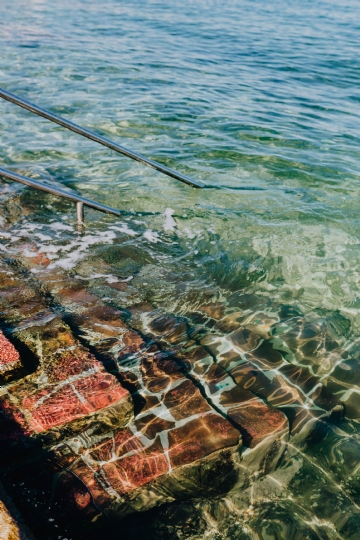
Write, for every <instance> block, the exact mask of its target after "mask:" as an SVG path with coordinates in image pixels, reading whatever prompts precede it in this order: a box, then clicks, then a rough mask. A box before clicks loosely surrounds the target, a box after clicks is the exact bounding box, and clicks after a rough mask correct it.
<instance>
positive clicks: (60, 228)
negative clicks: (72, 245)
mask: <svg viewBox="0 0 360 540" xmlns="http://www.w3.org/2000/svg"><path fill="white" fill-rule="evenodd" d="M49 227H50V229H54V230H55V231H73V230H74V227H70V225H65V223H61V221H56V222H55V223H51V225H49Z"/></svg>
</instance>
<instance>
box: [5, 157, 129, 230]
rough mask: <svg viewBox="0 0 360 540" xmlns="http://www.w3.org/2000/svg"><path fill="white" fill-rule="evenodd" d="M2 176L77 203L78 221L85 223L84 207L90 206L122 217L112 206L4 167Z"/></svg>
mask: <svg viewBox="0 0 360 540" xmlns="http://www.w3.org/2000/svg"><path fill="white" fill-rule="evenodd" d="M0 176H2V177H3V178H7V179H8V180H13V181H14V182H19V183H20V184H24V185H25V186H29V187H32V188H35V189H38V190H40V191H45V192H46V193H50V194H51V195H56V196H57V197H61V198H62V199H67V200H69V201H73V202H76V204H77V207H76V208H77V218H78V221H79V220H80V221H83V205H85V206H88V207H89V208H94V209H95V210H99V212H104V213H105V214H114V215H115V216H120V210H116V209H115V208H111V207H110V206H106V205H105V204H101V203H98V202H96V201H92V200H91V199H86V198H85V197H80V195H76V194H75V193H70V192H69V191H65V190H64V189H59V188H56V187H53V186H49V185H48V184H43V183H42V182H38V181H37V180H33V179H32V178H28V177H27V176H22V175H21V174H18V173H15V172H12V171H9V170H8V169H4V168H3V167H0Z"/></svg>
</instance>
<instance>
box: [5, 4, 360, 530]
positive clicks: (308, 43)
mask: <svg viewBox="0 0 360 540" xmlns="http://www.w3.org/2000/svg"><path fill="white" fill-rule="evenodd" d="M359 36H360V3H359V2H358V1H356V0H317V1H313V0H304V1H302V2H298V1H295V0H289V1H285V0H274V1H272V2H270V1H266V0H257V1H256V2H254V1H250V0H236V1H232V0H229V1H226V2H221V1H215V0H214V1H208V0H181V1H178V0H172V1H169V0H154V1H151V0H134V1H131V2H126V1H123V0H103V1H99V0H62V1H61V2H52V1H50V0H11V1H10V0H2V2H1V6H0V39H1V47H0V81H1V86H2V87H4V88H5V89H7V90H9V91H10V92H13V93H15V94H19V95H21V96H22V97H24V98H27V99H29V100H30V101H33V102H35V103H37V104H39V105H42V106H44V107H47V108H50V109H51V110H53V111H54V112H57V113H58V114H61V115H63V116H65V117H66V118H69V119H71V120H73V121H74V122H76V123H78V124H81V125H83V126H85V127H88V128H90V129H92V130H94V131H96V132H98V133H100V134H103V135H104V136H106V137H108V138H110V139H113V140H114V141H117V142H119V143H120V144H123V145H124V146H127V147H129V148H131V149H133V150H135V151H138V152H140V153H143V154H145V155H146V156H148V157H151V158H153V159H155V160H158V161H160V162H162V163H164V164H166V165H168V166H170V167H172V168H175V169H177V170H178V171H180V172H183V173H185V174H187V175H189V176H191V177H193V178H195V179H198V180H201V181H202V182H204V183H206V185H207V186H209V188H211V189H204V190H196V189H192V188H190V187H189V186H186V185H184V184H181V183H180V182H178V181H176V180H173V179H171V178H168V177H166V176H164V175H162V174H160V173H157V172H156V171H153V170H152V169H149V168H147V167H143V166H141V165H140V164H137V163H135V162H132V161H131V160H129V159H127V158H125V157H122V156H119V155H117V154H115V153H114V152H112V151H110V150H107V149H105V148H103V147H101V146H99V145H96V144H95V143H92V142H90V141H87V140H86V139H83V138H81V137H79V136H77V135H75V134H71V133H70V132H67V131H66V130H64V129H62V128H60V127H59V126H55V125H53V124H51V123H49V122H47V121H45V120H43V119H40V118H38V117H36V116H33V115H31V114H30V113H28V112H26V111H24V110H22V109H19V108H17V107H15V106H14V105H12V104H10V103H6V102H1V103H0V137H1V141H2V145H1V163H2V165H3V166H5V167H8V168H12V169H13V170H16V171H18V172H21V173H23V174H28V175H29V176H32V177H34V178H38V179H44V180H46V181H47V182H53V183H54V185H58V186H61V185H62V186H65V187H68V188H72V189H76V190H77V191H78V192H79V193H81V194H82V195H84V196H86V197H89V198H92V199H95V200H97V201H100V202H102V203H104V204H107V205H110V206H114V207H117V208H119V209H121V210H123V211H124V217H123V218H121V219H117V218H113V217H107V216H104V215H102V214H99V213H96V212H93V211H87V212H86V215H87V218H86V220H87V229H86V234H85V235H83V236H79V235H78V234H77V233H76V230H75V229H74V227H73V222H74V212H73V209H72V207H71V206H70V205H68V204H67V203H60V202H58V201H56V199H49V198H48V197H47V196H43V195H36V197H38V198H39V201H40V202H41V204H42V206H39V211H38V213H36V214H35V215H33V216H31V220H32V222H34V220H35V222H36V223H38V224H39V225H43V229H41V230H40V229H38V235H37V237H33V238H32V240H33V241H34V242H35V244H36V246H37V247H39V249H42V250H43V252H44V253H47V254H48V255H49V256H50V258H51V260H52V262H51V265H52V266H53V267H56V266H59V267H62V268H64V270H66V271H76V265H77V264H79V261H85V260H86V258H87V257H89V256H91V257H93V256H94V255H97V254H98V256H99V257H103V256H105V255H104V253H106V262H107V263H109V264H111V265H113V268H114V271H118V270H119V268H121V271H122V272H123V276H124V279H129V280H130V279H131V283H132V285H133V286H134V288H135V289H136V290H137V291H139V295H141V297H142V299H144V300H147V301H149V302H152V303H153V304H155V305H158V306H161V307H163V308H164V307H165V308H166V309H167V310H168V311H171V312H173V313H176V314H180V315H181V314H183V313H185V312H186V309H187V307H188V306H189V305H190V304H191V305H192V306H193V305H195V304H196V303H201V302H202V301H203V299H204V298H209V296H211V295H213V296H214V297H217V298H220V297H226V296H228V295H229V294H231V293H232V292H234V291H239V290H244V291H246V292H248V293H254V294H257V295H260V296H266V297H268V298H269V300H270V301H271V302H273V303H274V304H276V305H279V304H280V305H282V304H285V305H292V306H295V307H296V308H297V309H298V311H299V312H301V313H302V314H303V315H305V316H306V317H308V319H309V320H311V319H312V318H314V319H315V318H316V317H322V318H325V319H327V320H328V321H337V323H336V324H337V326H336V327H337V334H338V343H339V344H340V345H341V347H342V348H343V349H344V350H346V349H351V350H354V346H355V345H354V344H356V342H357V341H358V340H359V337H360V311H359V308H360V198H359V195H360V146H359V143H360V107H359V105H360V47H359ZM3 185H4V184H3ZM8 185H9V186H10V187H9V188H7V189H10V190H14V191H16V190H19V191H24V188H22V187H17V186H11V185H10V183H9V184H8ZM28 197H29V198H31V197H32V198H34V195H33V194H31V193H30V192H29V194H28ZM32 200H34V199H32ZM54 212H55V213H57V214H58V218H57V222H58V221H59V220H60V221H62V223H63V224H65V225H68V227H64V228H63V229H61V228H59V227H54V226H52V227H51V224H52V223H53V222H54ZM26 223H28V222H27V221H26V220H25V218H24V222H23V223H22V225H21V227H22V228H21V227H20V229H19V228H18V229H17V234H18V237H15V239H14V238H13V239H9V238H3V239H2V246H3V247H4V248H6V249H10V248H11V249H14V250H16V246H17V245H20V244H21V242H22V244H21V245H23V237H26V234H28V232H29V228H26ZM47 225H49V226H47ZM26 231H28V232H26ZM14 234H15V233H14ZM124 235H125V238H126V240H125V241H123V240H122V242H123V246H125V247H124V250H125V251H124V253H125V255H126V254H130V255H129V256H128V257H126V256H124V258H121V260H119V257H118V256H114V257H113V258H112V255H111V251H109V250H106V248H107V247H110V246H112V245H113V244H114V242H115V243H116V242H117V241H118V239H122V238H124ZM0 236H1V234H0ZM15 236H16V235H15ZM28 236H29V234H28ZM54 246H55V247H54ZM125 248H126V249H125ZM126 250H127V251H126ZM126 301H127V298H126V295H125V296H124V305H126ZM354 381H355V379H354ZM354 384H355V383H354ZM359 399H360V394H359ZM359 443H360V426H359V423H357V421H356V420H343V421H341V422H340V423H339V425H338V426H337V427H336V433H335V434H334V432H331V433H330V434H329V435H328V436H326V437H325V438H323V439H322V440H321V441H313V442H311V441H310V442H308V443H307V444H306V445H305V444H304V446H301V447H299V448H298V449H297V452H298V453H297V454H296V455H295V454H294V457H293V458H292V466H293V472H292V473H291V475H290V476H291V478H290V477H289V478H290V480H289V479H288V480H286V478H288V477H286V474H287V473H286V471H285V472H284V480H283V489H281V490H280V491H279V493H277V494H276V496H275V495H274V496H273V497H272V496H271V495H269V496H268V501H267V502H266V505H267V506H266V505H265V503H264V505H265V506H266V508H265V506H263V508H258V509H257V510H256V511H254V512H253V514H252V515H251V516H250V517H249V516H248V518H247V521H246V524H244V523H243V522H242V521H241V520H240V521H239V524H238V530H237V531H233V532H232V533H231V534H232V536H231V540H237V539H238V538H241V539H248V538H249V539H252V540H253V539H261V540H277V539H284V540H288V539H290V538H291V539H292V538H294V539H295V538H296V539H299V540H302V539H303V538H330V539H345V538H346V539H348V538H351V539H354V540H355V539H357V538H360V529H359V527H360V519H359V505H360V478H359V473H358V470H360V452H359V448H360V446H359ZM295 461H296V466H295V465H294V462H295ZM289 474H290V473H289ZM285 477H286V478H285ZM324 490H325V491H326V496H324V495H323V493H324ZM265 511H266V514H264V512H265ZM302 527H303V528H302ZM309 530H310V531H312V533H311V534H313V536H311V534H310V533H308V532H304V533H302V532H301V531H309ZM299 531H300V532H299ZM299 534H300V536H299Z"/></svg>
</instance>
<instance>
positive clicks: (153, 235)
mask: <svg viewBox="0 0 360 540" xmlns="http://www.w3.org/2000/svg"><path fill="white" fill-rule="evenodd" d="M143 236H144V238H146V240H149V242H153V243H154V244H156V243H157V242H161V240H160V238H159V235H158V233H157V232H154V231H152V230H151V229H147V230H146V231H145V232H144V234H143Z"/></svg>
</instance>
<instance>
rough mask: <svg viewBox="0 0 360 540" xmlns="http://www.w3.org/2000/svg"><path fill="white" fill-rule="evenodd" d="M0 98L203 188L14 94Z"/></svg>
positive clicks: (155, 162) (200, 185)
mask: <svg viewBox="0 0 360 540" xmlns="http://www.w3.org/2000/svg"><path fill="white" fill-rule="evenodd" d="M0 97H1V98H3V99H6V100H7V101H10V102H11V103H14V104H15V105H18V106H19V107H22V108H23V109H26V110H27V111H30V112H32V113H34V114H37V115H39V116H42V117H43V118H46V119H47V120H50V121H51V122H54V123H55V124H59V125H60V126H62V127H65V128H67V129H70V131H74V132H75V133H78V134H79V135H82V136H83V137H86V138H88V139H90V140H92V141H95V142H97V143H99V144H102V145H103V146H106V147H107V148H111V150H115V152H118V153H119V154H123V155H124V156H127V157H129V158H131V159H134V160H135V161H139V162H140V163H142V164H143V165H147V166H148V167H152V168H153V169H156V170H157V171H160V172H162V173H164V174H166V175H168V176H171V177H172V178H175V179H176V180H180V181H181V182H184V183H185V184H189V185H190V186H193V187H196V188H203V187H205V186H204V184H202V183H201V182H198V181H197V180H192V179H191V178H189V177H188V176H185V175H184V174H180V173H178V172H176V171H174V170H172V169H170V168H169V167H166V166H165V165H161V163H158V162H157V161H153V160H152V159H149V158H147V157H145V156H143V155H141V154H138V153H137V152H133V151H132V150H129V149H128V148H125V147H124V146H121V145H120V144H117V143H114V142H112V141H110V140H109V139H106V138H105V137H102V136H101V135H97V134H96V133H94V132H93V131H90V130H89V129H86V128H83V127H81V126H79V125H78V124H75V123H74V122H70V121H69V120H66V119H65V118H63V117H62V116H58V115H57V114H54V113H52V112H50V111H48V110H47V109H43V108H42V107H38V106H37V105H34V103H30V102H29V101H26V100H25V99H22V98H20V97H18V96H16V95H15V94H12V93H11V92H7V91H6V90H4V89H3V88H0Z"/></svg>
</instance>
